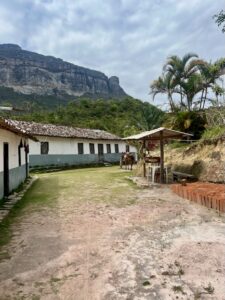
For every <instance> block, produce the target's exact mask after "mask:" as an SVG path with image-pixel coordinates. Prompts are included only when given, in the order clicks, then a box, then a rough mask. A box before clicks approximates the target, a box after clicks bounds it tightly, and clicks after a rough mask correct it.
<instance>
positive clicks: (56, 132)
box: [10, 120, 121, 140]
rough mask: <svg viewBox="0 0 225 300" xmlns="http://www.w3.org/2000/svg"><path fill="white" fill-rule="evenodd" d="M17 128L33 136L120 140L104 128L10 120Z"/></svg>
mask: <svg viewBox="0 0 225 300" xmlns="http://www.w3.org/2000/svg"><path fill="white" fill-rule="evenodd" d="M10 121H11V122H13V124H15V126H16V127H17V128H19V129H20V130H23V131H25V132H27V133H29V134H31V135H34V136H52V137H65V138H82V139H93V140H121V138H120V137H118V136H116V135H114V134H112V133H109V132H107V131H104V130H98V129H87V128H76V127H69V126H61V125H53V124H42V123H36V122H25V121H15V120H10Z"/></svg>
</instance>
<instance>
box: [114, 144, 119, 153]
mask: <svg viewBox="0 0 225 300" xmlns="http://www.w3.org/2000/svg"><path fill="white" fill-rule="evenodd" d="M115 153H119V145H118V144H115Z"/></svg>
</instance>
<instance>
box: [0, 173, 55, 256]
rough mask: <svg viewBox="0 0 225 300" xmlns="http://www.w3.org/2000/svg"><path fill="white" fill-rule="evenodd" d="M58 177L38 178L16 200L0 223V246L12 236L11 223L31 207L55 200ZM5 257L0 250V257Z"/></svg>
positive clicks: (31, 208) (49, 203) (34, 207)
mask: <svg viewBox="0 0 225 300" xmlns="http://www.w3.org/2000/svg"><path fill="white" fill-rule="evenodd" d="M58 187H59V185H58V178H57V177H54V176H51V177H48V178H45V177H42V178H39V179H38V180H37V181H36V182H35V183H34V184H33V186H32V187H31V188H30V189H29V190H28V191H27V193H26V194H25V195H24V197H23V199H21V200H20V201H18V202H17V203H16V204H15V206H14V207H13V208H12V209H11V211H10V213H9V214H8V216H7V217H6V218H5V219H3V221H2V222H1V223H0V233H1V234H0V247H1V246H3V245H5V244H6V243H7V242H8V241H9V240H10V239H11V237H12V228H11V226H12V224H13V223H15V222H17V221H18V220H19V218H20V217H21V216H24V214H25V213H26V212H28V213H29V212H30V211H31V210H33V209H42V208H44V206H46V205H52V204H53V203H54V200H56V197H57V194H58V192H59V189H58ZM2 256H3V257H5V254H4V255H2V253H1V252H0V258H1V257H2Z"/></svg>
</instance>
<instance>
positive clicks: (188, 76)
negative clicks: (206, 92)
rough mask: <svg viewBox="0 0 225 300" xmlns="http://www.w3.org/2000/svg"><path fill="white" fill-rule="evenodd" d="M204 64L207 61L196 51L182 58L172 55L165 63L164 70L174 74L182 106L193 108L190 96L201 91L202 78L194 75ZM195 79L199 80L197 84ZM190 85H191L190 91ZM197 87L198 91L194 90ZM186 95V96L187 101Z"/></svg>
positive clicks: (173, 77) (173, 78)
mask: <svg viewBox="0 0 225 300" xmlns="http://www.w3.org/2000/svg"><path fill="white" fill-rule="evenodd" d="M203 65H205V62H204V61H203V60H201V59H199V58H198V55H197V54H195V53H187V54H185V55H184V56H183V57H182V58H180V57H179V56H177V55H173V56H170V57H169V58H168V60H167V62H166V64H165V65H164V67H163V70H164V72H165V73H166V74H171V75H172V80H173V82H174V86H176V92H177V93H179V94H180V107H181V108H182V107H183V108H185V109H186V108H187V109H188V110H190V109H191V107H192V102H193V98H190V97H192V96H193V95H194V96H195V95H196V94H197V93H199V88H200V82H199V79H200V78H199V77H198V76H194V75H196V74H197V73H198V72H199V67H200V66H203ZM194 79H196V80H197V82H196V84H195V82H194ZM188 87H190V89H191V90H190V91H188ZM195 88H196V91H194V89H195ZM194 96H193V97H194ZM184 97H186V103H185V102H184Z"/></svg>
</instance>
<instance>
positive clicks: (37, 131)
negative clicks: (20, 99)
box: [15, 121, 136, 167]
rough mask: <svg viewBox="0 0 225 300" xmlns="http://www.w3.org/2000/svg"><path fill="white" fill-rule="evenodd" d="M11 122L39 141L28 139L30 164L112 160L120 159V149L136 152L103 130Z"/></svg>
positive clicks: (51, 164)
mask: <svg viewBox="0 0 225 300" xmlns="http://www.w3.org/2000/svg"><path fill="white" fill-rule="evenodd" d="M15 122H16V124H17V126H18V127H19V128H20V129H22V130H25V131H26V132H27V133H29V134H31V135H32V136H35V137H36V138H37V139H38V141H39V142H34V141H32V140H31V141H30V155H29V165H30V167H38V166H67V165H68V166H75V165H87V164H98V163H102V162H110V163H113V162H115V163H116V162H119V161H120V157H121V153H122V152H126V151H129V152H132V153H134V154H135V153H136V148H135V147H133V146H129V145H127V144H126V142H125V141H123V140H122V139H121V138H120V137H118V136H116V135H114V134H111V133H109V132H106V131H103V130H94V129H85V128H73V127H68V126H60V125H53V124H41V123H35V122H24V121H15Z"/></svg>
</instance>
